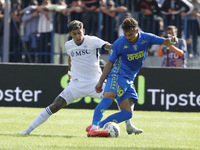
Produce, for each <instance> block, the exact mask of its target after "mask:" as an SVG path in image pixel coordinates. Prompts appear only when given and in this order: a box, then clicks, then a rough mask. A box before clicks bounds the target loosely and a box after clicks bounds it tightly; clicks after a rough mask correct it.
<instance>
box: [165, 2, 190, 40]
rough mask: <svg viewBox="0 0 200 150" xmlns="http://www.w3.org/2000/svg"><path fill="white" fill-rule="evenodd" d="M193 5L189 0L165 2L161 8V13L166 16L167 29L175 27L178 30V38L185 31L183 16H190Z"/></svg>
mask: <svg viewBox="0 0 200 150" xmlns="http://www.w3.org/2000/svg"><path fill="white" fill-rule="evenodd" d="M192 10H193V5H192V4H191V3H190V2H189V1H188V0H164V2H163V3H162V6H161V12H162V14H164V15H165V16H166V20H165V27H167V26H168V25H175V26H176V27H177V28H178V29H179V30H178V37H181V32H182V31H183V18H182V17H183V16H185V15H186V14H190V13H191V12H192Z"/></svg>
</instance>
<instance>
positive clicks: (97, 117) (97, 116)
mask: <svg viewBox="0 0 200 150" xmlns="http://www.w3.org/2000/svg"><path fill="white" fill-rule="evenodd" d="M112 102H113V100H112V99H110V98H103V99H102V100H101V102H100V103H99V104H98V105H97V106H96V108H95V110H94V116H93V121H92V125H96V126H98V125H99V124H98V123H99V122H100V121H101V119H102V117H103V113H104V112H105V111H106V109H107V108H108V107H109V106H110V105H111V104H112Z"/></svg>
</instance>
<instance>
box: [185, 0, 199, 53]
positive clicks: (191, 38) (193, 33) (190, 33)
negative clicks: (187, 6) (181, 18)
mask: <svg viewBox="0 0 200 150" xmlns="http://www.w3.org/2000/svg"><path fill="white" fill-rule="evenodd" d="M191 3H192V4H193V6H194V9H193V11H192V12H191V14H189V15H188V17H187V19H188V22H187V48H188V56H189V57H193V55H194V57H197V56H199V53H198V51H197V49H198V43H197V39H198V36H200V24H199V22H198V20H200V19H199V18H200V2H198V0H192V2H191Z"/></svg>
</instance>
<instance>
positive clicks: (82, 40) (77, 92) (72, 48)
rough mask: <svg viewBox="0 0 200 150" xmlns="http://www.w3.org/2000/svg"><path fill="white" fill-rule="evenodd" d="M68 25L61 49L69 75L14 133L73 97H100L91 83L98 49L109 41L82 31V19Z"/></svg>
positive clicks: (94, 81)
mask: <svg viewBox="0 0 200 150" xmlns="http://www.w3.org/2000/svg"><path fill="white" fill-rule="evenodd" d="M68 28H69V32H70V36H71V37H72V40H70V41H68V42H66V43H65V49H66V51H67V53H68V55H69V56H70V58H69V70H68V74H69V75H70V76H71V79H70V82H69V84H68V85H67V87H66V88H65V89H64V90H63V91H62V92H61V93H60V94H59V95H58V96H57V97H56V99H55V100H54V102H53V103H52V104H50V105H49V106H48V107H46V108H45V109H44V110H43V111H42V112H41V113H40V114H39V115H38V116H37V117H36V118H35V120H33V122H32V123H31V124H30V125H29V127H28V128H27V129H26V130H24V131H23V132H20V133H18V134H21V135H27V134H30V133H31V132H32V131H33V130H34V129H35V128H36V127H38V126H39V125H41V124H42V123H44V122H45V121H46V120H47V119H48V118H49V117H50V116H51V115H52V114H53V113H56V112H57V111H59V110H60V109H61V108H63V107H65V106H66V105H69V104H71V103H72V102H73V101H74V100H77V99H79V98H82V97H86V96H91V97H93V98H102V96H103V92H102V93H96V91H95V86H96V84H97V82H98V80H99V78H100V76H101V74H102V70H101V68H100V65H99V52H98V49H99V48H104V49H105V50H108V51H110V50H111V48H112V44H110V43H108V42H106V41H103V40H101V39H99V38H98V37H95V36H89V35H84V33H85V29H84V28H83V23H82V22H80V21H77V20H74V21H72V22H71V23H70V24H69V27H68ZM129 122H130V120H129ZM129 126H130V124H129ZM129 128H130V127H129ZM131 129H132V131H133V133H134V132H135V130H136V129H137V128H135V127H134V126H132V128H131Z"/></svg>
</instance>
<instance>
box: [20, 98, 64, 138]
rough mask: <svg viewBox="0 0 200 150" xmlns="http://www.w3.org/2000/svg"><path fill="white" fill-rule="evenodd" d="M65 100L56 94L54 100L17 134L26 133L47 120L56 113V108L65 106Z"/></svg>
mask: <svg viewBox="0 0 200 150" xmlns="http://www.w3.org/2000/svg"><path fill="white" fill-rule="evenodd" d="M66 105H67V103H66V100H65V99H64V98H62V97H61V96H58V97H57V98H56V99H55V100H54V102H53V103H52V104H51V105H50V106H48V107H46V108H45V109H43V110H42V112H41V113H40V114H39V115H38V116H37V117H36V118H35V120H33V122H32V123H31V124H30V125H29V127H28V128H27V129H26V130H25V131H23V132H20V133H18V134H22V135H27V134H30V133H31V132H32V131H33V130H34V129H35V128H37V127H38V126H39V125H41V124H42V123H44V122H45V121H47V119H48V118H49V117H50V116H51V115H52V114H53V113H56V112H57V111H58V110H60V109H61V108H63V107H64V106H66Z"/></svg>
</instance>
